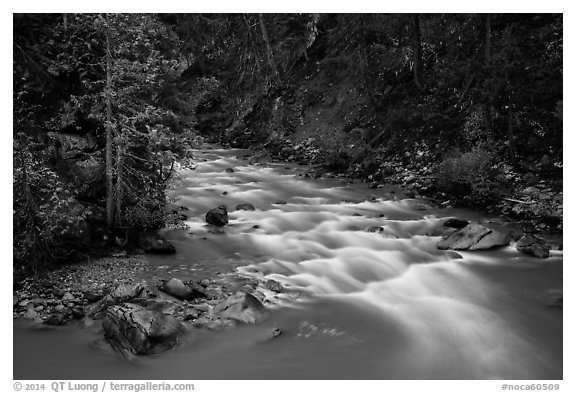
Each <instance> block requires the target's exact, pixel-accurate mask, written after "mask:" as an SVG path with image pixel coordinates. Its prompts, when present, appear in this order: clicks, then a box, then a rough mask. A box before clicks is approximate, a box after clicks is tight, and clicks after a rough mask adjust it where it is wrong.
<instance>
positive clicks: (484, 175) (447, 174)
mask: <svg viewBox="0 0 576 393" xmlns="http://www.w3.org/2000/svg"><path fill="white" fill-rule="evenodd" d="M494 163H495V157H494V154H493V153H492V152H491V151H490V150H488V149H486V148H485V147H481V146H477V147H475V148H473V149H472V150H471V151H469V152H464V153H460V152H455V153H453V154H452V155H451V156H449V157H447V158H445V159H444V160H443V162H442V163H441V164H440V165H439V167H438V174H437V179H436V183H437V186H438V187H439V188H440V189H441V190H444V191H445V192H447V193H449V194H452V195H454V196H456V197H458V198H461V202H463V203H464V204H468V205H475V206H486V205H488V204H491V203H493V202H494V201H495V200H497V198H498V196H499V185H500V181H499V175H498V172H497V170H496V166H495V165H494Z"/></svg>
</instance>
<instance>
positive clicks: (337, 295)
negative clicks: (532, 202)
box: [14, 150, 562, 379]
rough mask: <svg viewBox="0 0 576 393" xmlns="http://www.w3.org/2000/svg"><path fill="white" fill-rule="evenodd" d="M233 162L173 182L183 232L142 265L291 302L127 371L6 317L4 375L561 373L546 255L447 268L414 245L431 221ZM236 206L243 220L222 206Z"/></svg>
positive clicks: (78, 339)
mask: <svg viewBox="0 0 576 393" xmlns="http://www.w3.org/2000/svg"><path fill="white" fill-rule="evenodd" d="M242 154H244V153H243V152H241V151H218V150H216V151H208V152H199V154H198V157H199V158H200V160H201V161H200V162H199V164H198V167H197V168H196V169H195V170H190V171H182V172H180V180H179V181H178V182H177V184H176V185H175V187H174V189H173V190H172V191H171V192H172V193H173V195H174V196H177V197H179V201H178V202H177V203H178V204H179V205H182V206H185V207H187V208H188V211H187V215H188V221H187V224H188V226H189V228H188V229H185V230H182V229H165V230H164V235H165V236H166V237H167V238H168V239H170V240H171V241H172V242H173V244H174V245H175V246H176V248H177V251H178V252H177V254H175V255H174V256H168V257H166V256H150V257H148V260H149V263H150V264H152V265H154V266H156V267H157V268H158V269H162V270H164V271H167V272H173V273H174V275H177V276H178V277H183V278H195V279H199V278H203V277H206V276H209V275H211V274H213V273H215V272H221V271H226V270H230V269H238V270H240V271H241V272H243V273H245V274H250V275H256V276H259V277H268V278H272V279H275V280H278V281H280V282H282V283H283V284H284V285H285V286H286V287H292V288H297V289H298V290H301V291H303V292H304V293H305V294H307V295H306V296H305V297H303V298H302V300H301V301H299V302H297V303H296V304H293V305H292V306H289V307H286V308H280V309H276V310H273V311H271V313H270V315H269V316H268V318H267V319H266V320H265V321H263V322H262V323H261V324H258V325H255V326H254V325H252V326H242V327H237V328H234V329H231V330H223V331H219V332H205V331H197V332H195V333H194V334H192V335H191V336H190V337H189V338H188V341H187V342H185V343H182V345H180V346H179V347H178V348H176V349H174V350H172V351H170V352H166V353H163V354H159V355H155V356H151V357H146V358H139V359H138V360H137V361H134V362H128V361H125V360H123V359H119V358H117V357H116V356H114V355H112V354H110V353H108V352H104V351H102V350H100V349H98V348H95V347H94V345H93V342H94V341H95V340H96V339H97V338H98V337H99V335H98V332H97V331H95V330H90V329H79V328H77V327H74V326H69V327H65V328H62V329H48V330H41V331H38V330H35V329H33V328H31V327H29V326H27V325H26V323H25V322H23V321H15V324H14V342H15V352H14V358H15V359H14V362H15V367H14V370H15V375H14V377H15V378H17V379H25V378H45V379H58V378H60V379H64V378H66V379H83V378H87V379H101V378H109V379H114V378H116V379H172V378H175V379H491V378H494V379H561V378H562V311H561V310H558V309H552V308H549V307H546V303H547V298H546V291H547V290H549V289H551V288H558V289H561V288H562V260H561V258H556V259H549V260H547V261H545V262H544V263H542V262H537V261H535V259H533V258H529V257H525V256H521V255H520V254H518V253H517V252H516V251H515V249H513V247H511V246H510V247H507V248H504V249H501V250H497V251H489V252H476V253H473V252H462V253H461V254H462V255H463V259H460V260H457V261H454V260H451V259H450V258H449V257H448V256H447V255H446V254H445V253H444V252H442V251H439V250H437V248H436V242H437V241H438V240H439V238H438V237H434V236H429V235H430V233H431V230H432V229H433V228H434V227H435V226H437V225H438V223H439V222H440V217H441V216H442V215H443V212H442V211H440V210H434V209H432V208H430V207H428V206H426V205H425V203H423V202H421V201H416V200H410V199H397V200H394V198H393V197H391V195H390V194H389V193H386V192H385V191H378V190H377V192H381V194H376V195H375V197H374V198H370V194H373V195H374V193H373V192H368V191H373V190H367V189H366V188H363V187H361V186H353V185H348V184H344V183H343V182H342V181H341V180H338V179H318V180H304V179H303V178H302V177H298V176H296V175H295V172H297V171H301V168H298V167H290V168H288V169H286V168H285V165H284V164H283V165H282V166H279V165H276V167H275V168H274V169H272V168H271V167H269V166H268V167H267V166H260V165H249V164H247V162H246V161H245V160H243V159H241V158H237V157H235V155H242ZM226 168H233V171H226ZM368 199H372V200H371V201H370V200H368ZM241 203H251V204H253V205H254V206H255V208H256V209H255V210H254V211H244V210H240V211H236V210H235V206H236V205H237V204H241ZM220 204H226V205H227V206H228V210H229V217H230V223H229V225H227V226H226V227H224V229H223V231H216V233H214V231H211V229H210V228H209V227H207V226H206V225H205V222H204V219H203V215H204V214H205V212H206V211H207V210H208V209H210V208H212V207H215V206H218V205H220ZM374 226H379V227H381V229H380V230H378V231H377V232H370V231H367V230H366V229H367V228H369V227H374ZM274 328H281V329H282V331H283V334H282V335H280V336H279V337H275V338H273V337H272V334H271V332H272V330H273V329H274Z"/></svg>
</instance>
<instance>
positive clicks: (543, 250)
mask: <svg viewBox="0 0 576 393" xmlns="http://www.w3.org/2000/svg"><path fill="white" fill-rule="evenodd" d="M516 250H518V251H520V252H521V253H524V254H527V255H531V256H533V257H538V258H548V257H549V256H550V246H549V245H548V244H546V242H545V241H544V240H542V239H540V238H538V237H536V236H534V235H524V236H522V238H520V240H518V242H517V243H516Z"/></svg>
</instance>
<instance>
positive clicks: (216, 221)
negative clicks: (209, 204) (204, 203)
mask: <svg viewBox="0 0 576 393" xmlns="http://www.w3.org/2000/svg"><path fill="white" fill-rule="evenodd" d="M205 219H206V222H207V223H208V224H211V225H215V226H217V227H223V226H224V225H226V224H228V211H227V209H226V205H220V206H218V207H216V208H214V209H211V210H210V211H208V213H206V217H205Z"/></svg>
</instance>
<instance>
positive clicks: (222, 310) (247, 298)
mask: <svg viewBox="0 0 576 393" xmlns="http://www.w3.org/2000/svg"><path fill="white" fill-rule="evenodd" d="M265 312H266V308H265V307H264V305H263V304H262V303H261V302H260V300H258V299H256V298H255V297H254V296H253V295H251V294H249V293H245V292H236V293H235V294H234V295H232V296H230V297H228V298H227V299H226V300H224V301H223V302H221V303H218V304H217V305H216V306H214V310H213V314H214V315H216V316H218V317H221V318H226V319H233V320H236V321H239V322H244V323H256V322H258V321H259V320H261V319H262V317H263V316H264V314H265Z"/></svg>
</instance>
